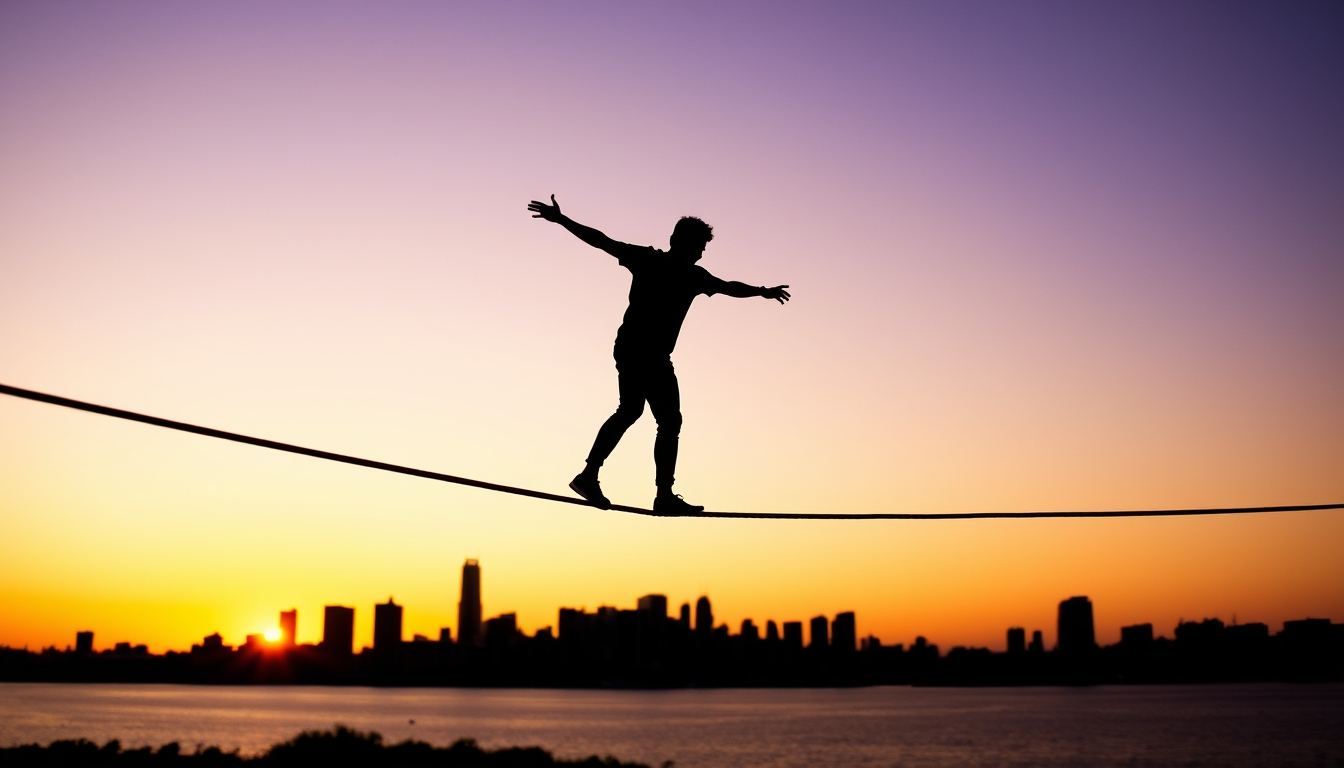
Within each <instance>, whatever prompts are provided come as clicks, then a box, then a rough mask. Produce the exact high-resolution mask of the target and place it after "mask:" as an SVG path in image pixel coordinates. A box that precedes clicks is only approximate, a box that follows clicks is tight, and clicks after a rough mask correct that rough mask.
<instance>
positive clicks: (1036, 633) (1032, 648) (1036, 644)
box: [1027, 629, 1045, 653]
mask: <svg viewBox="0 0 1344 768" xmlns="http://www.w3.org/2000/svg"><path fill="white" fill-rule="evenodd" d="M1027 652H1028V653H1045V638H1044V637H1042V636H1041V630H1039V629H1036V630H1032V633H1031V645H1029V646H1027Z"/></svg>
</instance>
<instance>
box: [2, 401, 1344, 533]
mask: <svg viewBox="0 0 1344 768" xmlns="http://www.w3.org/2000/svg"><path fill="white" fill-rule="evenodd" d="M0 394H5V395H12V396H13V397H21V398H24V399H26V400H36V401H37V402H39V403H48V404H50V405H59V406H63V407H65V408H74V409H75V410H79V411H88V412H89V413H98V414H102V415H103V416H112V417H114V418H118V419H126V420H128V421H138V422H140V423H142V424H151V425H153V426H156V427H164V428H166V429H176V430H179V431H181V432H192V433H194V434H197V435H204V436H206V437H215V438H219V439H220V440H232V441H233V442H235V443H246V444H247V445H255V446H257V447H259V448H270V449H271V450H274V451H286V452H288V453H297V454H301V455H303V456H311V457H313V458H315V459H326V460H327V461H339V462H341V463H343V464H354V465H356V466H360V467H368V468H369V469H380V470H382V471H384V472H396V473H399V474H402V475H411V476H413V477H423V478H425V479H427V480H439V481H441V482H445V483H456V484H457V485H467V486H471V487H472V488H483V489H485V490H487V491H498V492H499V493H512V494H514V495H516V496H527V497H530V498H533V499H544V500H546V501H558V502H562V503H564V504H578V505H580V506H585V507H591V506H593V504H591V503H589V502H587V501H585V500H583V499H580V498H576V497H573V496H561V495H559V494H555V493H546V492H545V491H533V490H530V489H527V488H515V487H514V486H512V485H501V484H499V483H487V482H485V481H484V480H472V479H471V478H468V477H458V476H456V475H446V474H443V473H441V472H430V471H428V470H424V469H414V468H412V467H403V466H400V465H397V464H388V463H386V462H382V461H373V460H371V459H361V458H359V457H356V456H345V455H343V454H339V453H332V452H330V451H319V450H317V449H315V448H304V447H302V446H298V445H290V444H289V443H281V442H277V441H275V440H266V439H264V438H260V437H249V436H247V435H240V434H237V433H234V432H225V431H223V430H219V429H211V428H210V427H199V426H196V425H195V424H185V423H183V422H180V421H170V420H168V419H161V418H159V417H157V416H146V415H144V414H142V413H134V412H132V411H123V410H121V409H119V408H108V407H107V406H104V405H94V404H93V403H85V402H82V401H80V400H71V399H69V398H66V397H58V396H57V395H48V394H46V393H43V392H34V391H32V390H30V389H20V388H18V387H10V386H7V385H4V384H0ZM611 508H612V509H615V510H618V511H620V512H633V513H635V514H637V515H656V513H655V512H653V511H652V510H649V509H641V508H640V507H627V506H625V505H623V504H612V505H611ZM1341 508H1344V504H1295V505H1289V506H1278V507H1229V508H1220V509H1130V510H1110V511H1101V512H934V513H929V514H908V513H898V512H891V513H887V512H879V513H874V514H846V513H835V514H810V513H801V512H701V513H700V514H698V515H690V517H734V518H751V519H773V520H983V519H986V518H1009V517H1178V516H1185V515H1244V514H1250V513H1255V512H1305V511H1309V510H1317V509H1341ZM658 516H660V517H661V515H658Z"/></svg>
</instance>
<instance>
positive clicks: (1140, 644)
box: [1120, 624, 1153, 650]
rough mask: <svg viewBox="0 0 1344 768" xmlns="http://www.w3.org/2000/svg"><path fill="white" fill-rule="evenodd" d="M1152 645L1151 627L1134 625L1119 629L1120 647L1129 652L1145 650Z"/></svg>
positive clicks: (1149, 625)
mask: <svg viewBox="0 0 1344 768" xmlns="http://www.w3.org/2000/svg"><path fill="white" fill-rule="evenodd" d="M1152 644H1153V625H1152V624H1135V625H1133V626H1129V627H1121V628H1120V645H1121V646H1123V647H1124V648H1127V649H1131V650H1138V649H1142V648H1147V647H1148V646H1150V645H1152Z"/></svg>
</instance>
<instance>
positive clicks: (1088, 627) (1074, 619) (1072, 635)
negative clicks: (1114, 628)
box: [1055, 597, 1097, 653]
mask: <svg viewBox="0 0 1344 768" xmlns="http://www.w3.org/2000/svg"><path fill="white" fill-rule="evenodd" d="M1056 642H1057V645H1056V646H1055V647H1056V648H1057V649H1058V650H1060V651H1061V652H1063V653H1079V652H1081V651H1090V650H1092V649H1093V648H1096V647H1097V639H1096V634H1095V633H1094V631H1093V628H1092V601H1091V600H1088V599H1087V598H1086V597H1070V598H1069V599H1068V600H1065V601H1063V602H1061V603H1060V604H1059V634H1058V635H1056Z"/></svg>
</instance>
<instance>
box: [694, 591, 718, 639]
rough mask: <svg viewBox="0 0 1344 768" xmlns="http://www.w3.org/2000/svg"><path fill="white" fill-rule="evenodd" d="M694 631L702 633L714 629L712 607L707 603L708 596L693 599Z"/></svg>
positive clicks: (705, 633)
mask: <svg viewBox="0 0 1344 768" xmlns="http://www.w3.org/2000/svg"><path fill="white" fill-rule="evenodd" d="M695 631H696V632H699V633H700V634H702V635H707V634H709V633H710V632H713V631H714V609H713V608H712V607H711V606H710V604H709V598H708V597H706V596H704V595H701V596H700V599H699V600H696V601H695Z"/></svg>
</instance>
